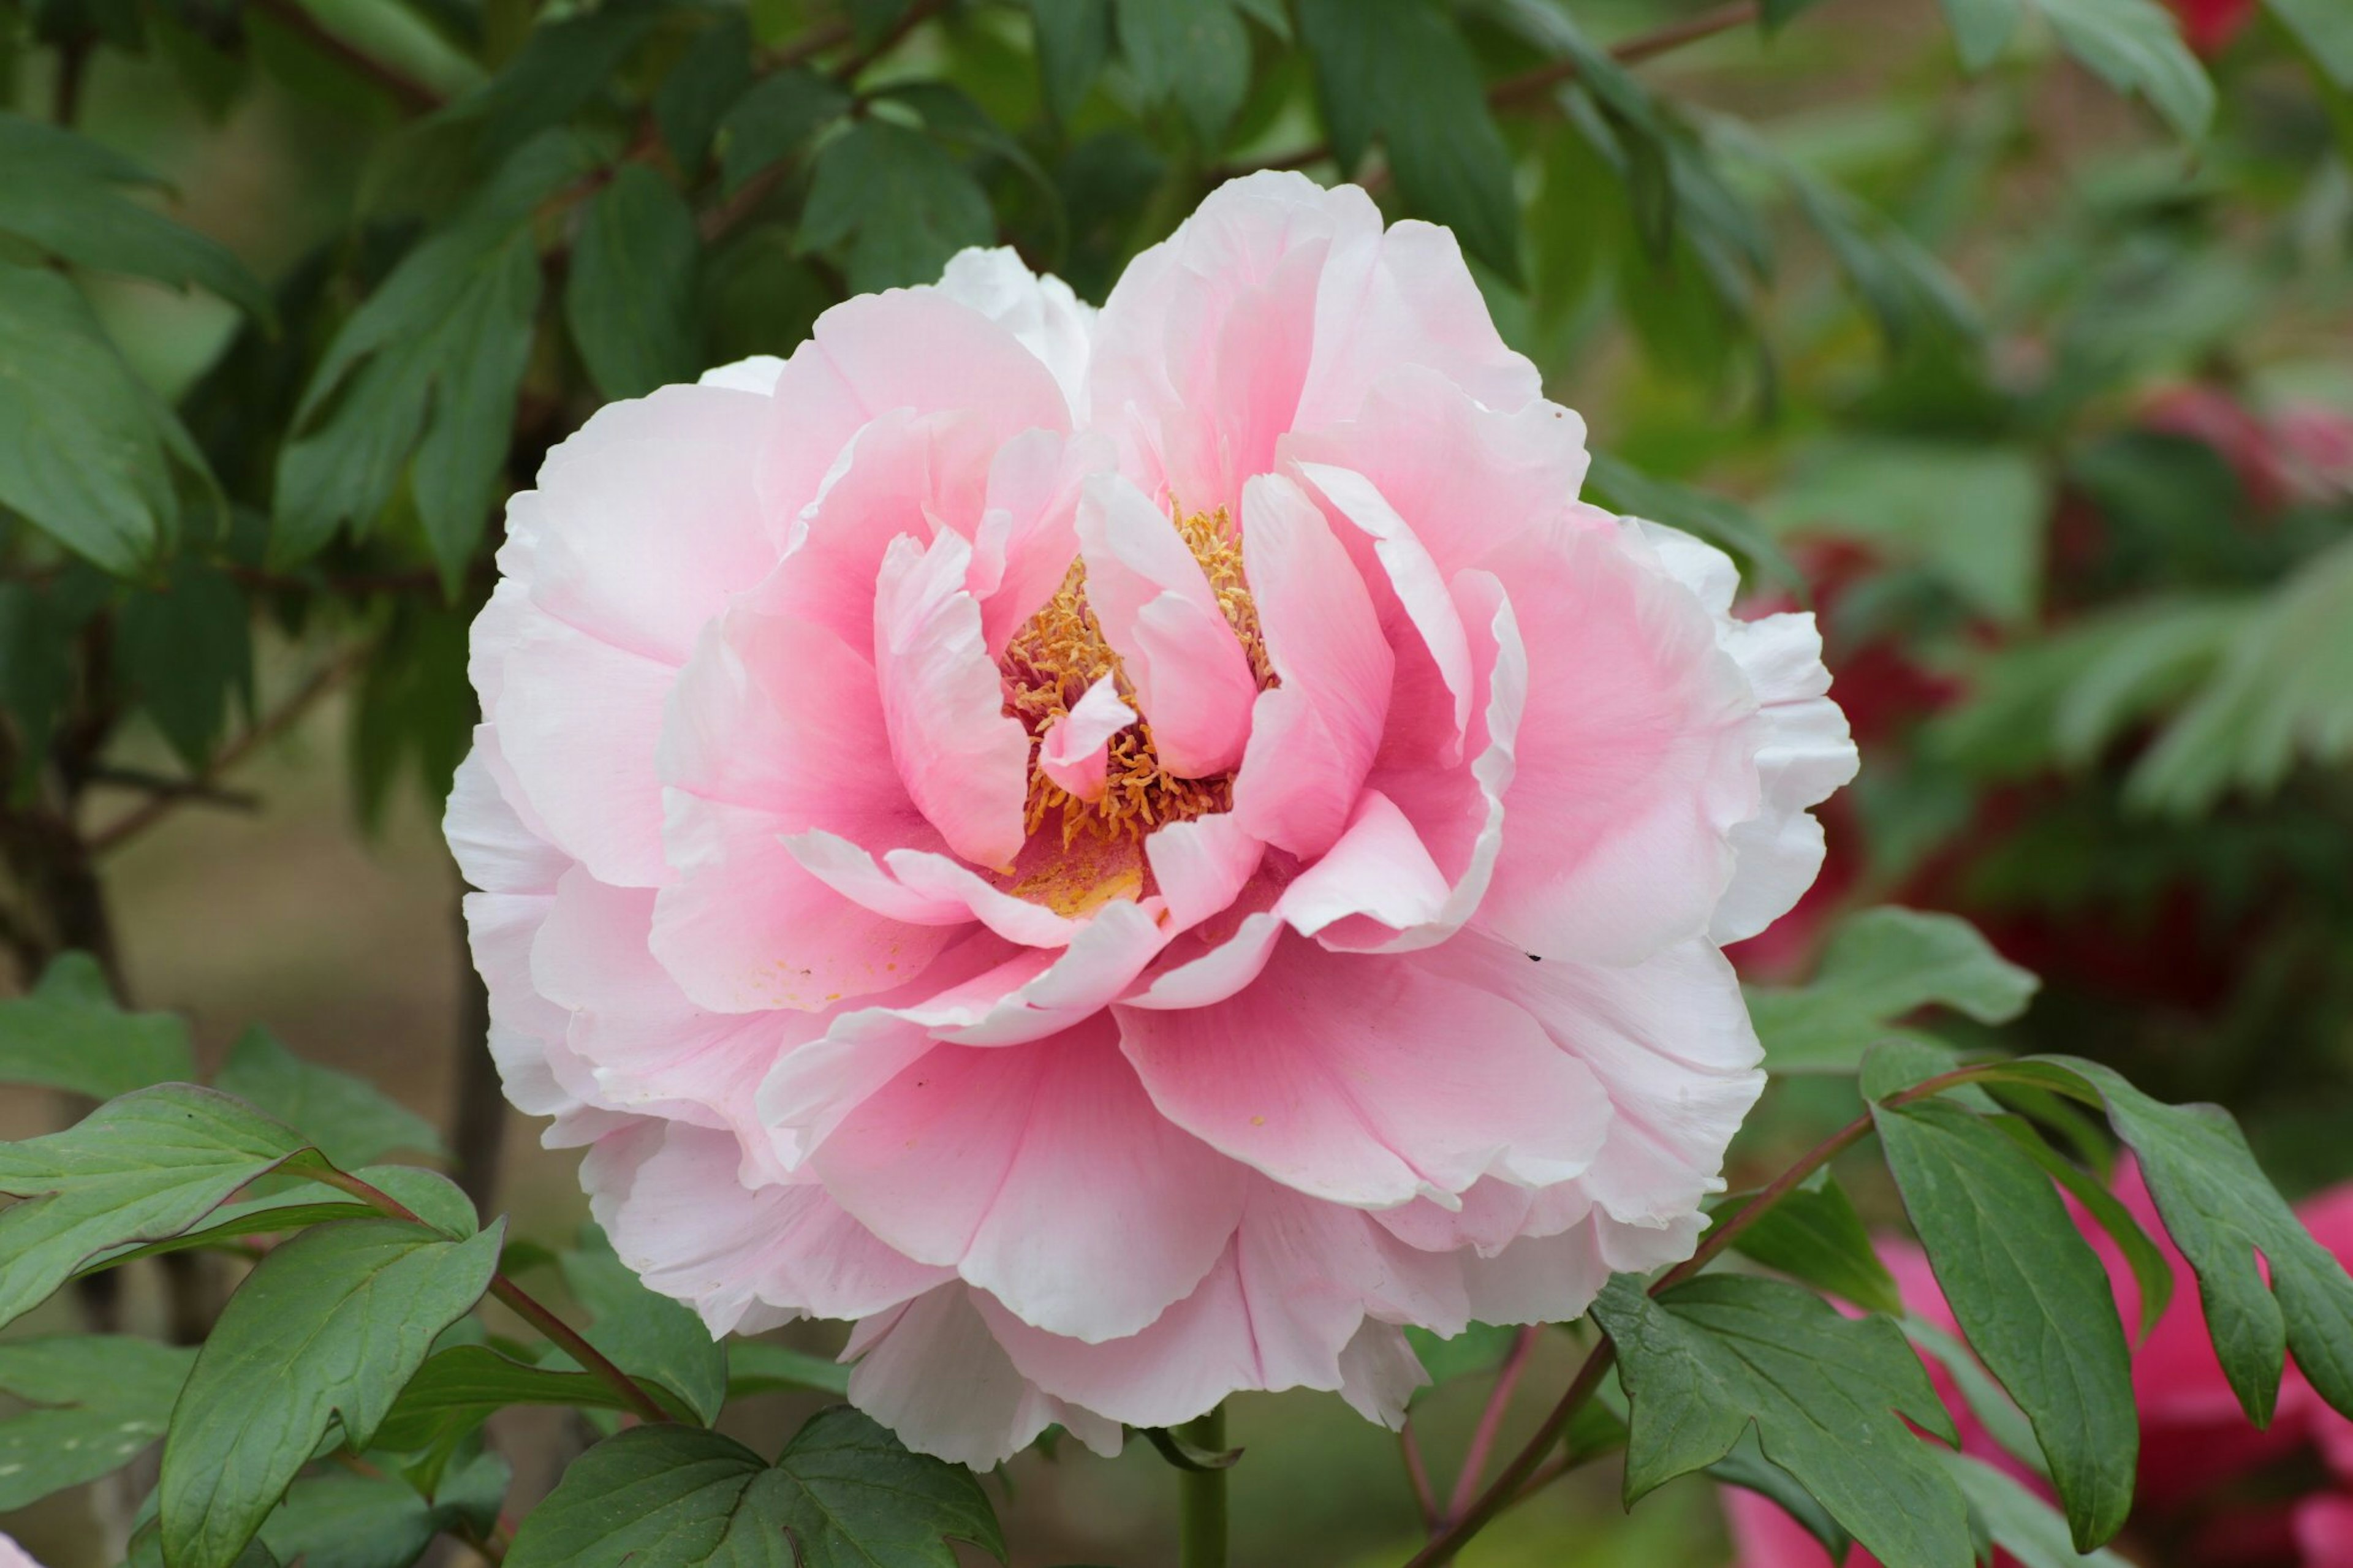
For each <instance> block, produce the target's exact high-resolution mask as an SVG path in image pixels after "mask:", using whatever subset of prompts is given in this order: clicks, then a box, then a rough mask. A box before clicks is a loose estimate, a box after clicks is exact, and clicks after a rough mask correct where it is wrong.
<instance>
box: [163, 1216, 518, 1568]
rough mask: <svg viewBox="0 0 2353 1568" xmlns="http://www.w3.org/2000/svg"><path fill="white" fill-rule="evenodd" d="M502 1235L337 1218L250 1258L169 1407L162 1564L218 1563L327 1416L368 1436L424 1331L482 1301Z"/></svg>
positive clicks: (414, 1364)
mask: <svg viewBox="0 0 2353 1568" xmlns="http://www.w3.org/2000/svg"><path fill="white" fill-rule="evenodd" d="M503 1234H504V1226H503V1224H502V1223H501V1224H499V1225H493V1226H491V1228H490V1229H488V1230H486V1231H483V1232H482V1233H481V1234H480V1235H479V1236H476V1237H473V1238H471V1239H470V1240H467V1241H449V1240H447V1239H445V1238H443V1237H438V1236H436V1235H435V1234H434V1233H432V1232H431V1231H428V1230H425V1229H422V1228H420V1227H418V1226H414V1225H410V1224H408V1223H407V1222H406V1221H404V1220H392V1219H360V1220H344V1221H341V1222H339V1223H337V1224H334V1225H326V1226H319V1227H318V1228H317V1229H315V1230H308V1231H305V1232H303V1233H302V1234H301V1236H298V1237H295V1238H294V1239H293V1240H292V1241H290V1242H288V1243H287V1244H286V1245H285V1246H283V1247H279V1248H278V1249H277V1250H275V1251H273V1252H272V1253H270V1254H269V1257H267V1258H263V1259H262V1260H261V1263H260V1266H259V1268H255V1269H254V1271H253V1273H252V1274H251V1275H250V1276H248V1278H247V1279H246V1281H245V1283H244V1285H243V1286H242V1287H241V1288H239V1289H238V1290H237V1294H236V1295H234V1296H232V1297H230V1298H229V1302H228V1306H227V1308H226V1309H225V1310H223V1311H222V1313H221V1316H220V1321H219V1322H218V1323H217V1324H216V1325H215V1327H214V1329H213V1332H212V1336H211V1337H210V1338H209V1339H207V1340H206V1342H205V1345H204V1349H203V1350H202V1351H201V1352H199V1353H198V1355H197V1357H196V1365H195V1371H194V1372H193V1373H190V1374H189V1377H188V1384H187V1387H186V1388H185V1390H183V1391H182V1393H181V1394H180V1402H179V1405H178V1406H177V1407H176V1408H175V1409H174V1411H173V1412H172V1429H171V1433H170V1435H169V1436H167V1437H166V1438H165V1440H164V1475H163V1483H162V1488H161V1492H160V1496H161V1499H162V1520H163V1526H164V1556H165V1557H166V1558H167V1559H168V1560H170V1562H171V1563H173V1564H174V1568H230V1565H231V1564H233V1563H235V1562H236V1561H237V1552H239V1551H240V1550H242V1549H243V1547H244V1546H245V1543H246V1542H248V1541H250V1540H251V1539H252V1538H253V1535H254V1532H255V1531H257V1530H258V1529H259V1527H260V1525H261V1521H262V1520H263V1519H264V1518H266V1517H267V1516H268V1515H269V1510H271V1508H273V1507H274V1506H275V1505H276V1503H277V1501H278V1499H279V1497H280V1494H282V1493H283V1492H284V1491H285V1489H286V1487H287V1484H288V1483H289V1482H290V1481H291V1480H292V1479H294V1476H295V1473H296V1472H297V1471H299V1470H300V1469H301V1468H302V1465H303V1462H304V1461H305V1460H307V1459H309V1458H310V1457H311V1454H312V1453H313V1452H315V1451H316V1450H317V1448H318V1446H319V1441H320V1439H321V1438H322V1437H323V1436H325V1435H326V1432H327V1427H328V1424H329V1423H330V1422H332V1421H340V1422H341V1423H342V1426H343V1435H344V1438H345V1440H346V1441H347V1442H349V1443H350V1444H351V1445H352V1446H353V1447H365V1446H366V1445H367V1443H368V1442H369V1440H370V1439H371V1438H372V1437H373V1436H374V1435H375V1428H376V1426H377V1424H378V1423H380V1422H381V1421H382V1420H383V1419H384V1417H385V1413H386V1412H388V1411H389V1410H390V1409H391V1408H392V1404H393V1400H394V1398H395V1397H396V1395H397V1394H399V1392H400V1389H401V1385H402V1384H406V1382H407V1381H408V1379H409V1377H410V1376H411V1375H412V1374H413V1373H415V1372H416V1371H417V1368H418V1367H419V1366H420V1365H422V1364H423V1363H424V1361H425V1357H426V1352H427V1351H428V1350H430V1349H431V1348H432V1344H433V1340H434V1336H436V1335H437V1334H438V1333H440V1331H442V1330H443V1329H445V1328H447V1327H448V1325H449V1324H451V1323H452V1322H455V1321H457V1320H458V1319H459V1318H461V1317H463V1316H465V1314H466V1313H468V1312H469V1311H471V1310H473V1306H474V1303H475V1302H476V1301H477V1300H480V1298H481V1294H482V1292H483V1290H484V1289H487V1288H488V1286H489V1285H490V1282H491V1270H492V1269H493V1268H495V1267H496V1266H497V1263H498V1257H499V1244H500V1241H501V1237H502V1236H503Z"/></svg>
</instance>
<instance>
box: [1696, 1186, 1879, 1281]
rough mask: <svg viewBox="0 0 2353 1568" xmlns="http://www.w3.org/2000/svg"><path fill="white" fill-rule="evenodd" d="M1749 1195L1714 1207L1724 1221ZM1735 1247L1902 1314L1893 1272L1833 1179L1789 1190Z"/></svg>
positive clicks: (1785, 1270) (1717, 1222)
mask: <svg viewBox="0 0 2353 1568" xmlns="http://www.w3.org/2000/svg"><path fill="white" fill-rule="evenodd" d="M1753 1201H1754V1199H1753V1196H1751V1197H1738V1198H1733V1199H1730V1200H1727V1201H1726V1202H1725V1205H1723V1206H1722V1207H1721V1208H1718V1209H1717V1210H1716V1211H1715V1216H1714V1218H1713V1221H1712V1222H1711V1223H1712V1224H1714V1225H1723V1224H1725V1222H1727V1221H1728V1220H1730V1219H1731V1218H1732V1217H1733V1216H1734V1215H1737V1214H1739V1213H1740V1212H1741V1211H1743V1210H1744V1209H1746V1207H1747V1206H1748V1205H1749V1204H1750V1203H1751V1202H1753ZM1732 1247H1733V1250H1734V1251H1736V1252H1738V1253H1740V1254H1741V1255H1742V1256H1744V1257H1746V1258H1755V1259H1756V1260H1757V1262H1759V1263H1762V1264H1763V1265H1765V1267H1766V1268H1775V1269H1778V1270H1779V1271H1780V1272H1782V1273H1784V1274H1787V1275H1788V1276H1789V1277H1790V1278H1791V1279H1801V1280H1803V1281H1805V1282H1806V1283H1807V1284H1809V1285H1811V1286H1814V1287H1816V1288H1817V1289H1823V1290H1827V1291H1829V1292H1830V1293H1831V1295H1833V1296H1838V1297H1841V1298H1843V1299H1844V1300H1849V1301H1852V1302H1853V1303H1854V1304H1855V1305H1856V1306H1858V1307H1861V1308H1862V1309H1864V1310H1867V1311H1873V1312H1887V1313H1890V1314H1900V1313H1901V1312H1902V1311H1903V1310H1904V1299H1903V1297H1902V1296H1901V1295H1899V1294H1898V1293H1897V1291H1896V1289H1895V1276H1894V1275H1893V1274H1890V1273H1889V1272H1888V1271H1887V1265H1886V1264H1884V1263H1883V1262H1881V1261H1880V1260H1879V1253H1878V1251H1877V1250H1876V1249H1875V1248H1874V1247H1873V1246H1872V1244H1871V1233H1870V1232H1869V1231H1867V1230H1865V1229H1863V1227H1862V1215H1859V1214H1857V1213H1855V1212H1854V1204H1853V1201H1852V1199H1850V1198H1849V1197H1848V1196H1847V1195H1846V1189H1845V1188H1844V1187H1842V1186H1841V1185H1839V1184H1838V1182H1837V1180H1836V1179H1835V1178H1831V1179H1829V1180H1826V1181H1824V1182H1823V1183H1822V1184H1821V1185H1820V1186H1819V1187H1816V1188H1814V1189H1812V1190H1810V1191H1809V1190H1806V1189H1800V1190H1799V1191H1797V1192H1793V1193H1790V1194H1788V1195H1787V1196H1786V1197H1784V1198H1782V1199H1781V1201H1780V1202H1778V1203H1777V1204H1775V1205H1773V1206H1772V1207H1771V1208H1769V1209H1767V1210H1766V1211H1765V1212H1764V1214H1762V1215H1759V1216H1757V1218H1756V1219H1755V1220H1752V1221H1751V1222H1749V1224H1748V1225H1747V1226H1745V1227H1743V1228H1742V1230H1741V1231H1740V1233H1739V1235H1737V1236H1736V1237H1734V1238H1733V1242H1732Z"/></svg>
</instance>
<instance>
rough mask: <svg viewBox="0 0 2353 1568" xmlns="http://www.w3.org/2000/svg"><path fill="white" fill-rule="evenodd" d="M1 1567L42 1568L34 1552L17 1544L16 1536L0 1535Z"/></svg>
mask: <svg viewBox="0 0 2353 1568" xmlns="http://www.w3.org/2000/svg"><path fill="white" fill-rule="evenodd" d="M0 1568H41V1565H40V1564H39V1563H37V1562H35V1561H34V1560H33V1554H32V1553H31V1552H27V1551H26V1550H25V1549H24V1548H23V1547H21V1546H19V1545H17V1544H16V1538H15V1537H13V1536H8V1535H0Z"/></svg>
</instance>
